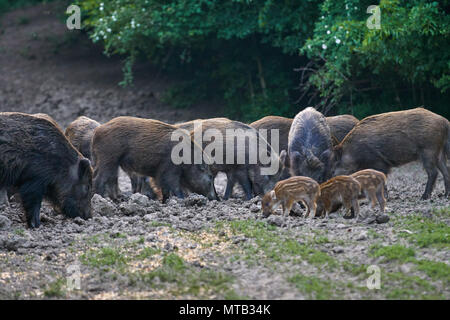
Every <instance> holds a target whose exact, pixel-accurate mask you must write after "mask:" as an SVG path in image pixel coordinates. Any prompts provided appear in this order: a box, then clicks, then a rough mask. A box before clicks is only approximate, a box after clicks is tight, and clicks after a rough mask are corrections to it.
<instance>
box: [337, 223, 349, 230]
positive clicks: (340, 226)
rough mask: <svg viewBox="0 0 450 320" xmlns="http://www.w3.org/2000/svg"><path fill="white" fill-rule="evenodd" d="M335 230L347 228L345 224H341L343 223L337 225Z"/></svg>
mask: <svg viewBox="0 0 450 320" xmlns="http://www.w3.org/2000/svg"><path fill="white" fill-rule="evenodd" d="M336 228H337V229H345V228H347V226H346V225H345V224H343V223H339V224H337V225H336Z"/></svg>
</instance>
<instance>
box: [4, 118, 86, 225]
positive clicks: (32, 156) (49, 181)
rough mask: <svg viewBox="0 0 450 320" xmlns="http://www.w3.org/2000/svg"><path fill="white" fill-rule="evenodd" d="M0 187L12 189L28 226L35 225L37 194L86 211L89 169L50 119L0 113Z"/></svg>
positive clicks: (70, 212) (64, 208)
mask: <svg viewBox="0 0 450 320" xmlns="http://www.w3.org/2000/svg"><path fill="white" fill-rule="evenodd" d="M0 150H2V152H1V153H0V189H5V188H12V189H14V190H17V191H18V193H19V194H20V198H21V201H22V204H23V208H24V209H25V214H26V219H27V224H28V226H29V227H30V228H37V227H39V225H40V218H39V214H40V208H41V203H42V200H43V199H44V198H45V199H47V200H49V201H50V202H51V203H52V204H53V205H54V207H55V209H56V210H57V211H60V212H62V213H63V214H64V215H66V216H68V217H71V218H75V217H78V216H79V217H82V218H84V219H87V218H89V217H90V216H91V196H92V194H91V186H92V169H91V166H90V162H89V160H88V159H85V158H84V157H83V156H82V155H81V154H80V153H79V152H78V151H77V150H76V149H75V148H74V147H73V146H72V144H71V143H70V142H69V141H68V140H67V139H66V137H65V136H64V133H63V132H62V131H61V130H60V129H59V128H58V127H56V126H55V125H54V124H53V123H52V122H51V121H49V120H46V119H43V118H41V117H36V116H33V115H28V114H24V113H18V112H3V113H0Z"/></svg>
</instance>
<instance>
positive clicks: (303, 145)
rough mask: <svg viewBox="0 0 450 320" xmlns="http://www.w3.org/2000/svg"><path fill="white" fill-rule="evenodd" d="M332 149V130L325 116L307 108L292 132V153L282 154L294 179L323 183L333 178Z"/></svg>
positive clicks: (298, 115) (290, 133)
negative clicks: (329, 164)
mask: <svg viewBox="0 0 450 320" xmlns="http://www.w3.org/2000/svg"><path fill="white" fill-rule="evenodd" d="M331 149H332V139H331V133H330V128H329V126H328V123H327V121H326V119H325V117H324V116H323V114H322V113H320V112H318V111H316V110H315V109H314V108H311V107H309V108H306V109H305V110H303V111H301V112H300V113H298V114H297V116H296V117H295V118H294V121H293V122H292V125H291V129H290V131H289V139H288V151H287V154H286V151H284V150H283V151H282V152H281V158H282V159H285V165H286V166H288V167H290V171H291V175H292V176H306V177H310V178H312V179H314V180H316V181H317V182H319V183H322V182H324V181H326V180H327V179H328V177H329V171H328V160H329V156H330V153H331Z"/></svg>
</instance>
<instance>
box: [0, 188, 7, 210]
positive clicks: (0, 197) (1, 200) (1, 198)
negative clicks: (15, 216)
mask: <svg viewBox="0 0 450 320" xmlns="http://www.w3.org/2000/svg"><path fill="white" fill-rule="evenodd" d="M2 205H6V206H9V199H8V192H7V191H6V188H2V189H0V206H2Z"/></svg>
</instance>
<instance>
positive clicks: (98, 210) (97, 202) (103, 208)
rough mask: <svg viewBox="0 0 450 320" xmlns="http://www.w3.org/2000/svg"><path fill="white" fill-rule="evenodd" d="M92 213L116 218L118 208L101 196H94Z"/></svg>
mask: <svg viewBox="0 0 450 320" xmlns="http://www.w3.org/2000/svg"><path fill="white" fill-rule="evenodd" d="M91 205H92V211H93V212H94V214H98V215H101V216H114V215H115V214H116V213H117V209H116V206H115V205H114V203H113V202H112V201H111V200H108V199H105V198H103V197H102V196H101V195H99V194H94V196H93V197H92V200H91Z"/></svg>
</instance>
